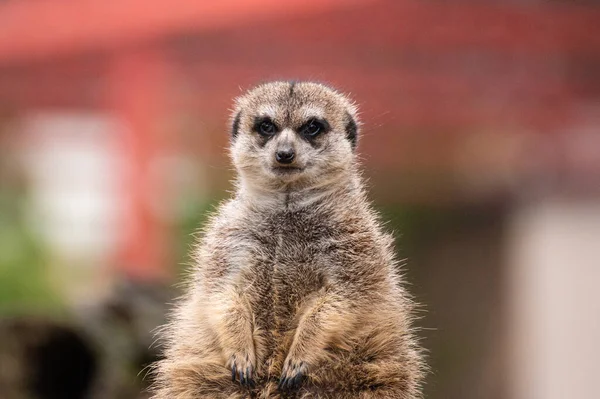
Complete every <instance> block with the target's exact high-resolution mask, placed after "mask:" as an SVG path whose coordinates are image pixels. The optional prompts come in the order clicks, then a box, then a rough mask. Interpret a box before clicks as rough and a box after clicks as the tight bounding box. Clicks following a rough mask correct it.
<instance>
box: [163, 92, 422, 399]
mask: <svg viewBox="0 0 600 399" xmlns="http://www.w3.org/2000/svg"><path fill="white" fill-rule="evenodd" d="M358 128H359V122H358V119H357V108H356V106H355V105H354V104H353V103H352V102H351V101H350V100H349V99H348V98H347V97H346V96H344V95H342V94H341V93H339V92H338V91H336V90H334V89H331V88H329V87H327V86H325V85H322V84H319V83H312V82H271V83H266V84H262V85H259V86H257V87H255V88H253V89H251V90H250V91H248V92H247V93H246V94H244V95H242V96H240V97H239V98H238V99H237V100H236V102H235V109H234V112H233V116H232V119H231V146H230V155H231V158H232V160H233V164H234V166H235V168H236V170H237V174H238V177H237V180H236V190H235V195H234V196H233V198H232V199H230V200H228V201H226V202H225V203H223V204H221V205H220V207H219V208H218V210H217V212H216V214H215V215H214V216H213V217H212V219H211V220H210V222H209V223H208V224H207V227H206V228H205V230H204V232H203V234H202V237H201V239H200V240H199V243H198V244H197V246H196V249H195V251H194V254H195V256H194V261H195V262H194V264H195V266H194V267H193V270H192V273H191V278H190V280H189V282H188V285H187V289H186V293H185V295H184V297H183V298H182V299H181V301H180V302H179V303H178V305H177V307H176V309H175V311H174V313H173V315H172V318H171V321H170V323H169V324H168V325H167V326H166V327H165V328H164V329H163V330H162V332H161V336H162V338H163V339H164V341H165V343H164V346H165V349H164V359H163V360H161V361H159V362H158V363H157V364H156V367H155V369H154V376H155V383H154V388H153V396H152V398H153V399H198V398H228V399H234V398H280V397H282V398H283V397H286V398H287V397H295V398H302V399H307V398H332V399H333V398H348V399H350V398H365V399H366V398H398V399H414V398H419V397H421V394H420V385H421V381H422V378H423V374H424V371H423V370H424V362H423V360H422V359H423V357H422V351H421V349H420V347H419V345H418V342H417V339H416V338H415V334H414V329H413V326H412V321H413V308H414V306H413V304H412V302H411V300H410V297H409V296H408V294H407V292H406V290H405V289H404V288H403V285H402V281H401V280H402V279H401V276H400V274H399V272H398V262H397V261H396V260H395V255H394V249H393V237H392V236H391V235H390V234H389V233H387V232H386V231H384V229H383V227H382V224H381V222H380V220H379V217H378V215H377V214H376V213H375V212H374V210H373V209H372V208H371V205H370V203H369V201H368V199H367V197H366V194H365V189H364V184H363V181H362V179H361V175H360V171H359V165H358V161H357V156H356V145H357V139H358Z"/></svg>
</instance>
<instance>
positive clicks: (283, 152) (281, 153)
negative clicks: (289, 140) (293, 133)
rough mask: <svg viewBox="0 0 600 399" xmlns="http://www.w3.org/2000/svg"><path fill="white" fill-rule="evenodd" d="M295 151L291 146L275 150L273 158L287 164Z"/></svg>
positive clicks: (291, 159)
mask: <svg viewBox="0 0 600 399" xmlns="http://www.w3.org/2000/svg"><path fill="white" fill-rule="evenodd" d="M295 156H296V153H295V151H294V149H293V148H285V149H280V150H277V152H276V153H275V160H276V161H277V162H279V163H280V164H283V165H289V164H291V163H292V161H293V160H294V157H295Z"/></svg>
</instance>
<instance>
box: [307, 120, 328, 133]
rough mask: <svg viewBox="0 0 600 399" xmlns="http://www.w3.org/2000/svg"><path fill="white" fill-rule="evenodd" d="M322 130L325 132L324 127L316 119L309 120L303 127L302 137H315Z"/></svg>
mask: <svg viewBox="0 0 600 399" xmlns="http://www.w3.org/2000/svg"><path fill="white" fill-rule="evenodd" d="M323 130H325V126H324V125H323V123H321V122H319V121H318V120H316V119H311V120H310V121H308V123H306V124H305V125H304V128H303V129H302V133H304V135H305V136H307V137H315V136H316V135H318V134H319V133H322V132H323Z"/></svg>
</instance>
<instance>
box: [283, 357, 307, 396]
mask: <svg viewBox="0 0 600 399" xmlns="http://www.w3.org/2000/svg"><path fill="white" fill-rule="evenodd" d="M307 372H308V365H307V364H306V362H304V361H301V360H294V359H290V358H288V359H287V360H286V361H285V362H284V364H283V370H281V378H280V379H279V386H278V387H279V390H280V391H284V392H285V391H294V390H297V389H299V388H300V387H301V386H302V383H303V382H304V379H305V378H306V375H307Z"/></svg>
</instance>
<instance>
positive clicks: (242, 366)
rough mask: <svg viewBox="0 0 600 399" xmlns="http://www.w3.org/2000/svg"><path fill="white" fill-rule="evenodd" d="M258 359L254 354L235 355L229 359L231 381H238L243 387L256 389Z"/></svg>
mask: <svg viewBox="0 0 600 399" xmlns="http://www.w3.org/2000/svg"><path fill="white" fill-rule="evenodd" d="M255 364H256V359H255V356H254V354H253V353H251V352H246V353H245V354H242V353H241V352H240V353H238V354H233V355H231V357H230V358H229V362H228V367H229V368H230V369H231V381H233V382H235V381H238V382H239V383H240V384H242V385H243V386H247V387H249V388H254V386H255V383H254V377H255V376H256V366H255Z"/></svg>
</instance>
